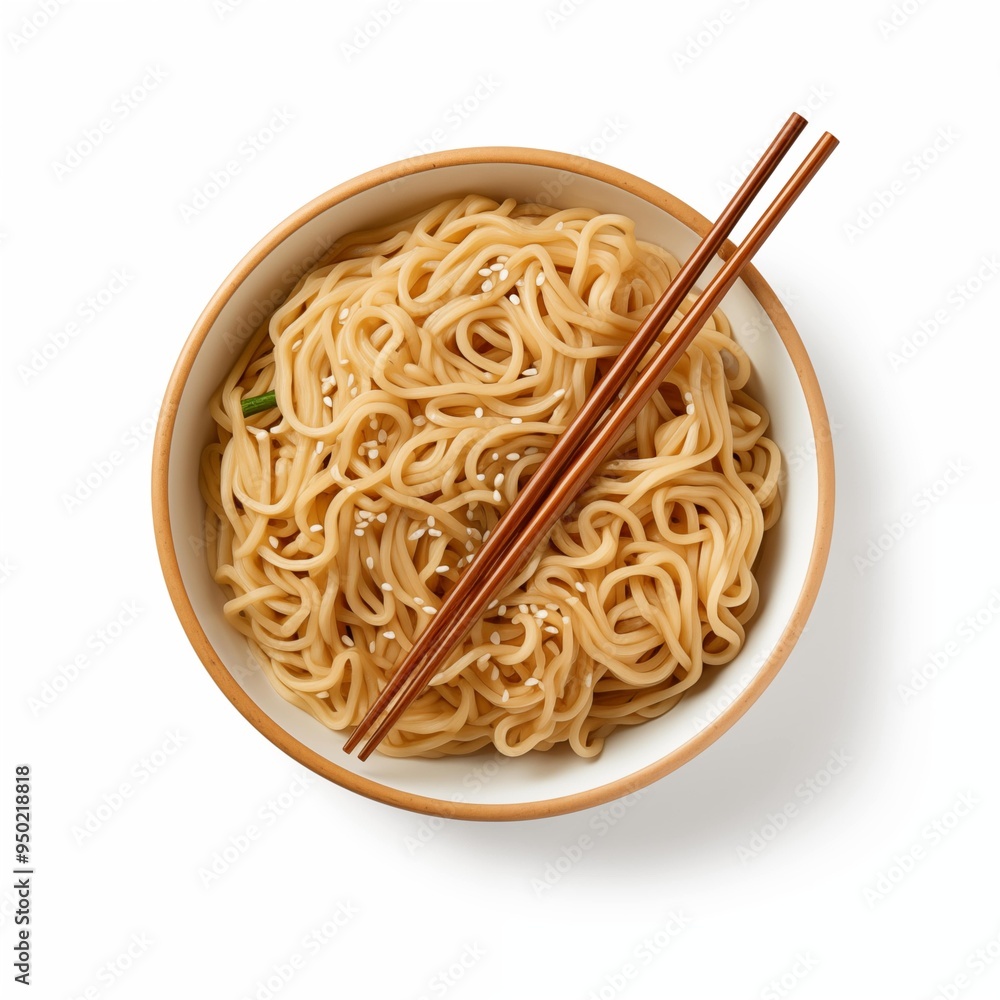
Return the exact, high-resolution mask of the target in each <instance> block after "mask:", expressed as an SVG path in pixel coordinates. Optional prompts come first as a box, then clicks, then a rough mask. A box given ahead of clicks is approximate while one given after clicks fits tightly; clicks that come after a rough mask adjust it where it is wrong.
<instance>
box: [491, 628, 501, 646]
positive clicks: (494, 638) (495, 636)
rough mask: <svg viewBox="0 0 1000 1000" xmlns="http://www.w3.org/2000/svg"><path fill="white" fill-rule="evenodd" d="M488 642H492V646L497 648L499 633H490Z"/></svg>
mask: <svg viewBox="0 0 1000 1000" xmlns="http://www.w3.org/2000/svg"><path fill="white" fill-rule="evenodd" d="M490 642H492V643H493V645H494V646H499V645H500V633H499V632H496V631H494V632H490Z"/></svg>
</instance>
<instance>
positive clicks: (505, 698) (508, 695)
mask: <svg viewBox="0 0 1000 1000" xmlns="http://www.w3.org/2000/svg"><path fill="white" fill-rule="evenodd" d="M508 698H510V692H509V691H508V690H507V689H506V688H504V689H503V697H502V698H501V699H500V700H501V701H507V699H508Z"/></svg>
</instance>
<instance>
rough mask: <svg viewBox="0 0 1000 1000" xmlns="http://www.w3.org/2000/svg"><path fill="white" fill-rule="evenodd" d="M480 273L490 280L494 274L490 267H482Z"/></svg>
mask: <svg viewBox="0 0 1000 1000" xmlns="http://www.w3.org/2000/svg"><path fill="white" fill-rule="evenodd" d="M478 273H479V274H481V275H482V276H483V277H484V278H488V277H489V276H490V275H491V274H492V273H493V272H492V271H491V270H490V269H489V268H488V267H481V268H480V269H479V272H478Z"/></svg>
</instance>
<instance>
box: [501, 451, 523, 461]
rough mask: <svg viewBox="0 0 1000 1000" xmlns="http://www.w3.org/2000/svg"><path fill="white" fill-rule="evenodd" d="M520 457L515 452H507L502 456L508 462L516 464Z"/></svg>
mask: <svg viewBox="0 0 1000 1000" xmlns="http://www.w3.org/2000/svg"><path fill="white" fill-rule="evenodd" d="M520 457H521V456H520V455H519V454H518V453H517V452H516V451H509V452H507V454H506V455H505V456H504V458H506V459H507V461H508V462H516V461H517V460H518V459H519V458H520Z"/></svg>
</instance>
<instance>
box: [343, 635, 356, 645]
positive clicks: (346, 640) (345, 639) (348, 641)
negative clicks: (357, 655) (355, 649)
mask: <svg viewBox="0 0 1000 1000" xmlns="http://www.w3.org/2000/svg"><path fill="white" fill-rule="evenodd" d="M340 641H341V642H342V643H343V644H344V645H345V646H353V645H354V640H353V639H352V638H351V637H350V636H349V635H342V636H341V637H340Z"/></svg>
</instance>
